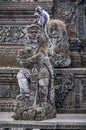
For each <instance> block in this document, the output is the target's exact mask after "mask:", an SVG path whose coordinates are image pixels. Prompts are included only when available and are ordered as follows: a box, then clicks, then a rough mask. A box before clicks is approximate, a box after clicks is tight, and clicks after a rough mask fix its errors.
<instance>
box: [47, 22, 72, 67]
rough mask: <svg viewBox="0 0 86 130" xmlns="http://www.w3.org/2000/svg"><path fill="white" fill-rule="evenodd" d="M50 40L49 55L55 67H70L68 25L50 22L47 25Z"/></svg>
mask: <svg viewBox="0 0 86 130" xmlns="http://www.w3.org/2000/svg"><path fill="white" fill-rule="evenodd" d="M47 30H48V35H49V38H50V42H49V44H51V47H49V50H50V51H49V53H50V58H51V62H52V64H53V66H54V67H67V66H69V65H70V63H71V60H70V53H69V43H68V35H67V30H66V25H65V24H64V22H62V21H60V20H50V21H49V22H48V25H47Z"/></svg>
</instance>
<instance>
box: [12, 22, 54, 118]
mask: <svg viewBox="0 0 86 130" xmlns="http://www.w3.org/2000/svg"><path fill="white" fill-rule="evenodd" d="M27 29H28V40H27V43H26V46H25V49H24V50H19V52H18V55H17V60H18V62H19V63H20V64H21V65H22V67H23V68H22V69H20V71H19V72H18V74H17V79H18V84H19V87H20V94H19V95H18V96H17V98H16V103H17V104H16V108H15V115H14V116H13V117H14V119H24V120H43V119H49V118H53V117H55V115H56V110H55V106H54V86H53V68H52V65H51V63H50V60H49V57H48V51H47V42H48V39H47V37H46V35H44V33H43V31H42V29H41V27H40V26H38V25H36V24H32V25H31V26H28V27H27Z"/></svg>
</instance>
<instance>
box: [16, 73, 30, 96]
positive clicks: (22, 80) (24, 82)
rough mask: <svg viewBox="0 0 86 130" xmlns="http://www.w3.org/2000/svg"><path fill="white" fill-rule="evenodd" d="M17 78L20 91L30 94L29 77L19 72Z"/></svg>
mask: <svg viewBox="0 0 86 130" xmlns="http://www.w3.org/2000/svg"><path fill="white" fill-rule="evenodd" d="M17 79H18V84H19V87H20V93H21V94H29V93H30V88H29V83H28V79H27V78H26V77H25V76H24V74H23V73H21V72H19V73H18V74H17Z"/></svg>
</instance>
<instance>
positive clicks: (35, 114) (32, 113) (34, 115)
mask: <svg viewBox="0 0 86 130" xmlns="http://www.w3.org/2000/svg"><path fill="white" fill-rule="evenodd" d="M12 117H13V118H14V119H15V120H30V121H32V120H35V121H40V120H46V119H52V118H55V117H56V110H55V108H54V107H53V106H52V105H51V104H49V103H46V102H42V103H41V104H40V105H39V104H38V105H35V107H34V106H33V107H29V108H28V109H26V110H23V111H21V108H17V109H16V110H15V114H14V115H13V116H12Z"/></svg>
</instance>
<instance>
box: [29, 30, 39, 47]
mask: <svg viewBox="0 0 86 130" xmlns="http://www.w3.org/2000/svg"><path fill="white" fill-rule="evenodd" d="M28 37H29V40H30V43H35V44H36V43H38V42H39V37H40V30H37V29H29V30H28Z"/></svg>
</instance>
